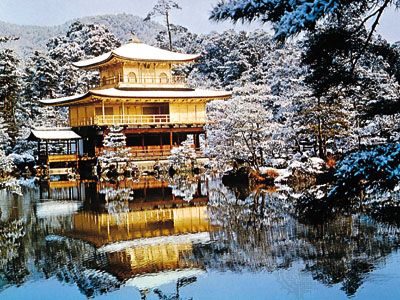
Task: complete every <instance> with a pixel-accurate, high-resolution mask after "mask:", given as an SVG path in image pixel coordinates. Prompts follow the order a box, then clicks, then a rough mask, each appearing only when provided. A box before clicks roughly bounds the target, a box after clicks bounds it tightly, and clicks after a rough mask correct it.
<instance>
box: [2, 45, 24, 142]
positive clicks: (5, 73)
mask: <svg viewBox="0 0 400 300" xmlns="http://www.w3.org/2000/svg"><path fill="white" fill-rule="evenodd" d="M12 39H15V38H11V37H0V44H1V43H5V42H7V41H9V40H12ZM19 63H20V60H19V59H18V57H17V56H16V54H15V52H14V50H11V49H9V48H1V49H0V113H1V116H2V117H3V118H4V120H5V122H6V123H7V125H8V127H7V130H8V134H9V135H10V137H11V138H12V140H13V141H14V140H15V137H16V134H17V126H16V120H15V110H16V106H17V102H18V96H19V92H20V72H19V71H18V65H19Z"/></svg>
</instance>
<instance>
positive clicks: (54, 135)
mask: <svg viewBox="0 0 400 300" xmlns="http://www.w3.org/2000/svg"><path fill="white" fill-rule="evenodd" d="M79 139H81V137H80V136H79V135H77V134H76V133H75V132H74V131H72V130H71V128H69V127H68V128H67V127H54V128H40V129H39V128H38V129H33V130H31V134H30V135H29V137H28V140H30V141H37V140H55V141H58V140H79Z"/></svg>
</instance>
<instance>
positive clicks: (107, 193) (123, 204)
mask: <svg viewBox="0 0 400 300" xmlns="http://www.w3.org/2000/svg"><path fill="white" fill-rule="evenodd" d="M100 194H103V195H104V199H105V201H106V205H105V208H106V210H107V212H108V213H109V214H110V215H113V216H115V217H116V220H117V223H118V224H121V223H122V222H123V221H124V220H123V219H124V217H126V214H127V213H128V212H129V202H130V201H132V200H133V198H134V196H133V190H132V189H130V188H125V187H120V185H119V184H118V183H117V185H116V186H115V187H107V188H103V189H102V190H100Z"/></svg>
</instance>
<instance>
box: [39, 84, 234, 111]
mask: <svg viewBox="0 0 400 300" xmlns="http://www.w3.org/2000/svg"><path fill="white" fill-rule="evenodd" d="M231 96H232V93H231V92H225V91H207V90H192V91H127V90H118V89H114V88H111V89H106V90H92V91H89V92H87V93H86V94H81V95H75V96H71V97H64V98H59V99H49V100H40V101H39V102H40V103H42V104H44V105H47V106H60V107H63V106H73V105H79V104H83V103H93V102H99V101H107V100H111V101H112V100H118V99H129V100H132V102H149V101H154V102H174V101H187V100H192V101H196V100H198V101H212V100H226V99H229V98H230V97H231Z"/></svg>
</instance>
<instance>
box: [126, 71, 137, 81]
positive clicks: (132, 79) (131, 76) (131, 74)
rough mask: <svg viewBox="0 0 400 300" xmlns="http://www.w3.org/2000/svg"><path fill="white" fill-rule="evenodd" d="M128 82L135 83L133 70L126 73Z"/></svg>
mask: <svg viewBox="0 0 400 300" xmlns="http://www.w3.org/2000/svg"><path fill="white" fill-rule="evenodd" d="M128 82H130V83H136V82H137V79H136V74H135V72H129V74H128Z"/></svg>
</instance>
